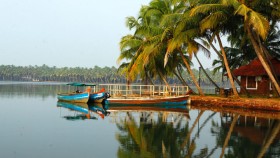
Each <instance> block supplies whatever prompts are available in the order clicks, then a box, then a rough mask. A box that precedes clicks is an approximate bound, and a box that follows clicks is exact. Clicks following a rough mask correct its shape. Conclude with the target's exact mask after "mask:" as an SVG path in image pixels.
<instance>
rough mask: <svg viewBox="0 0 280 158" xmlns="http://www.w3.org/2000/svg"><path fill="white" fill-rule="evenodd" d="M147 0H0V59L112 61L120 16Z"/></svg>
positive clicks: (121, 27)
mask: <svg viewBox="0 0 280 158" xmlns="http://www.w3.org/2000/svg"><path fill="white" fill-rule="evenodd" d="M149 2H150V0H0V65H16V66H28V65H33V66H34V65H38V66H41V65H43V64H46V65H48V66H57V67H64V66H67V67H76V66H79V67H93V66H95V65H97V66H100V67H104V66H109V67H111V66H116V67H118V65H117V63H116V60H117V58H118V56H119V54H120V51H119V42H120V39H121V37H122V36H125V35H126V34H128V33H129V30H128V28H127V27H126V26H125V20H126V17H128V16H137V15H138V11H139V9H140V7H141V5H146V4H148V3H149ZM201 54H202V53H201ZM209 65H211V64H210V62H209V64H208V65H206V67H210V66H209Z"/></svg>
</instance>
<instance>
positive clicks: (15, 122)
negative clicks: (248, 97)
mask: <svg viewBox="0 0 280 158" xmlns="http://www.w3.org/2000/svg"><path fill="white" fill-rule="evenodd" d="M68 90H69V87H68V86H65V85H63V84H61V83H40V82H36V83H26V82H0V100H1V101H0V108H1V110H0V126H1V127H0V128H1V129H0V138H1V141H0V157H1V158H77V157H80V158H100V157H102V158H154V157H158V158H165V157H170V158H181V157H182V158H183V157H196V158H204V157H205V158H207V157H211V158H212V157H213V158H217V157H225V158H237V157H240V158H243V157H244V158H255V157H280V141H279V139H280V133H279V130H280V120H279V119H280V114H279V113H273V112H267V111H252V110H244V109H243V110H242V109H241V110H239V109H220V108H215V107H212V108H209V107H206V106H203V105H202V106H201V105H200V106H196V105H187V106H186V105H182V106H175V107H171V106H153V107H147V106H143V107H139V106H137V107H136V106H133V105H131V106H122V105H119V106H113V105H106V106H104V105H103V106H102V105H99V104H89V105H88V104H86V105H79V104H73V105H71V104H70V105H69V104H63V103H60V102H57V96H56V94H57V93H59V92H65V91H68Z"/></svg>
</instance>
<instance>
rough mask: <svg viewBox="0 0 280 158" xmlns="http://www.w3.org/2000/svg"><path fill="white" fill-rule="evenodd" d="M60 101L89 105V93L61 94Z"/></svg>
mask: <svg viewBox="0 0 280 158" xmlns="http://www.w3.org/2000/svg"><path fill="white" fill-rule="evenodd" d="M57 99H58V100H59V101H67V102H76V103H87V102H88V100H89V93H88V92H85V93H76V92H73V93H59V94H57Z"/></svg>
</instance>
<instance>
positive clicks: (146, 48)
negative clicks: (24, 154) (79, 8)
mask: <svg viewBox="0 0 280 158" xmlns="http://www.w3.org/2000/svg"><path fill="white" fill-rule="evenodd" d="M279 8H280V2H279V0H267V1H263V0H152V1H151V2H150V3H149V4H148V5H146V6H142V7H141V9H140V11H139V15H138V17H127V22H126V24H127V26H128V28H129V29H130V30H132V31H133V34H128V35H126V36H124V37H122V39H121V41H120V55H119V58H118V62H119V63H121V62H123V61H125V62H123V63H121V64H120V66H119V68H118V69H116V68H114V67H112V68H109V67H105V68H100V67H98V66H95V67H94V68H89V69H87V68H79V67H78V68H66V67H65V68H56V67H48V66H46V65H43V66H39V67H38V66H29V67H20V66H19V67H15V66H13V65H8V66H4V65H2V66H1V67H0V70H1V71H0V80H22V79H23V78H22V76H25V77H24V79H26V80H30V79H35V80H36V79H38V80H40V81H66V82H69V81H83V82H95V83H106V82H107V83H124V82H127V83H131V82H137V81H138V82H139V81H141V82H144V83H146V84H158V83H163V84H166V85H167V86H169V84H173V83H174V82H175V81H174V78H176V80H177V81H179V82H181V83H182V84H183V85H190V84H191V85H194V86H195V87H196V90H197V91H198V93H199V94H200V95H202V96H203V95H204V93H203V91H202V89H201V88H200V84H199V83H198V71H197V70H195V69H191V66H192V61H193V60H197V61H198V63H199V64H200V67H201V68H202V70H203V71H204V73H202V78H205V77H207V78H208V79H207V82H211V84H212V85H214V86H216V88H219V84H218V83H217V82H218V81H220V79H217V76H218V78H220V77H221V75H219V74H220V73H221V72H222V74H225V73H226V74H227V76H228V78H229V81H230V83H231V86H232V88H233V90H234V96H235V97H237V98H238V97H239V96H238V93H237V91H236V87H235V85H234V80H235V81H238V80H237V78H236V77H235V76H233V75H232V73H231V70H233V69H235V68H238V67H240V66H241V65H245V64H248V63H249V62H250V61H252V60H253V59H255V58H258V59H259V60H260V61H261V63H262V65H263V67H264V68H265V70H266V72H267V74H268V76H269V78H270V80H271V81H272V83H273V87H274V89H275V90H276V92H277V93H278V94H280V87H279V81H278V80H277V77H276V75H275V74H274V73H273V67H272V66H270V63H269V60H268V59H269V58H270V57H278V58H279V57H280V39H279V37H280V31H279V28H278V25H279V18H280V11H279ZM221 37H224V38H226V39H227V43H229V44H230V47H226V46H225V43H223V40H221ZM210 48H212V50H214V51H213V52H210V51H209V49H210ZM198 53H203V54H204V55H205V56H207V57H208V58H209V62H210V61H211V60H210V57H211V53H215V54H217V56H218V59H215V60H214V61H213V66H214V67H215V69H214V70H213V71H212V72H214V74H212V72H210V71H209V70H205V69H204V68H203V64H201V62H200V61H199V59H198V58H197V54H198ZM185 70H187V73H186V71H185ZM215 73H218V75H217V74H216V75H215ZM204 81H206V80H205V79H204Z"/></svg>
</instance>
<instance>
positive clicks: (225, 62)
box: [216, 34, 239, 98]
mask: <svg viewBox="0 0 280 158" xmlns="http://www.w3.org/2000/svg"><path fill="white" fill-rule="evenodd" d="M216 37H217V39H218V43H219V46H220V48H221V51H222V54H223V60H224V64H225V67H226V70H227V73H228V77H229V81H230V84H231V87H232V89H233V96H234V98H239V95H238V92H237V90H236V87H235V85H234V81H233V77H232V74H231V71H230V68H229V65H228V61H227V56H226V52H225V50H224V47H223V44H222V41H221V38H220V36H219V35H218V34H217V35H216Z"/></svg>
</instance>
